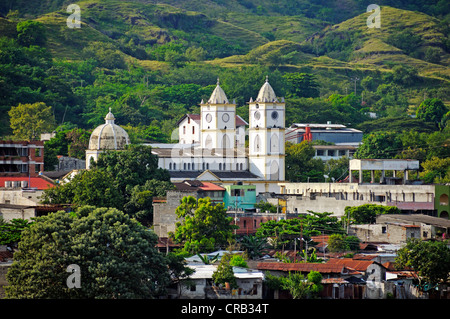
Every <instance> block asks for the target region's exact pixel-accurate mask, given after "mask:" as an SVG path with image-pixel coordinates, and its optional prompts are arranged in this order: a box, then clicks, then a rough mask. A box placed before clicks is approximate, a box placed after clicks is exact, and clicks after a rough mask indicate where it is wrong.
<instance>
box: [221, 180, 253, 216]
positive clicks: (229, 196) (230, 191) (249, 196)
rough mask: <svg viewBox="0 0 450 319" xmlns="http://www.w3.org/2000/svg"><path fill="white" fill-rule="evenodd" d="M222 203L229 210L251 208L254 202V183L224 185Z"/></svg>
mask: <svg viewBox="0 0 450 319" xmlns="http://www.w3.org/2000/svg"><path fill="white" fill-rule="evenodd" d="M224 187H225V195H224V197H223V203H224V204H225V208H229V209H230V210H235V209H236V208H237V209H242V210H245V209H252V208H254V207H255V204H256V186H255V185H225V186H224Z"/></svg>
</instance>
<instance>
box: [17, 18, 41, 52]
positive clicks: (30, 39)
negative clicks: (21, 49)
mask: <svg viewBox="0 0 450 319" xmlns="http://www.w3.org/2000/svg"><path fill="white" fill-rule="evenodd" d="M17 39H18V41H19V43H20V44H21V45H24V46H30V45H44V44H45V42H46V39H47V37H46V35H45V27H44V25H43V24H42V23H40V22H38V21H31V20H26V21H21V22H19V23H17Z"/></svg>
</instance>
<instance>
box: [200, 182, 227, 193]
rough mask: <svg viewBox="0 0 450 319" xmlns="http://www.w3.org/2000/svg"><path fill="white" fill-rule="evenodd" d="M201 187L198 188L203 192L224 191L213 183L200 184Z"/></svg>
mask: <svg viewBox="0 0 450 319" xmlns="http://www.w3.org/2000/svg"><path fill="white" fill-rule="evenodd" d="M202 184H203V186H200V187H199V188H200V189H202V190H204V191H224V190H225V188H223V187H221V186H219V185H216V184H214V183H209V182H202Z"/></svg>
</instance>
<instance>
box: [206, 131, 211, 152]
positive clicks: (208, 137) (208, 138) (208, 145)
mask: <svg viewBox="0 0 450 319" xmlns="http://www.w3.org/2000/svg"><path fill="white" fill-rule="evenodd" d="M205 147H206V148H209V149H211V148H212V138H211V135H209V134H208V135H207V136H206V139H205Z"/></svg>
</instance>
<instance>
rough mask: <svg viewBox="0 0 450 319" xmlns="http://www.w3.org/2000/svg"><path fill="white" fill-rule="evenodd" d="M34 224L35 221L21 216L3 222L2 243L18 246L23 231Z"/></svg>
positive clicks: (0, 227)
mask: <svg viewBox="0 0 450 319" xmlns="http://www.w3.org/2000/svg"><path fill="white" fill-rule="evenodd" d="M32 224H33V222H30V221H28V220H26V219H20V218H14V219H12V220H11V221H9V222H1V223H0V245H7V246H9V247H15V246H17V243H18V242H19V241H20V238H21V234H22V232H23V231H24V230H25V229H27V228H28V227H30V226H31V225H32Z"/></svg>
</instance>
